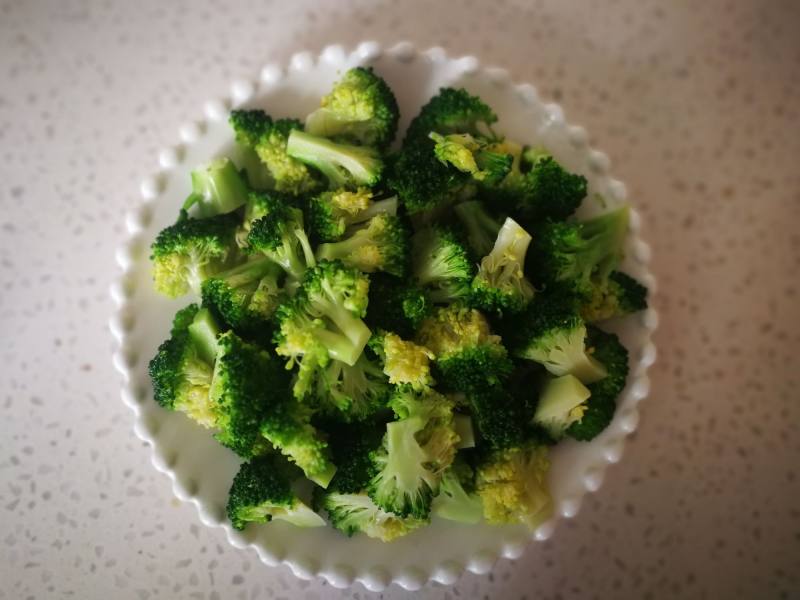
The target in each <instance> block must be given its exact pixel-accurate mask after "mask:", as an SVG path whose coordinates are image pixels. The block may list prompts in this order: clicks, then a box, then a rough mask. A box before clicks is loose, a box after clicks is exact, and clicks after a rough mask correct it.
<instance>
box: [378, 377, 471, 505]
mask: <svg viewBox="0 0 800 600" xmlns="http://www.w3.org/2000/svg"><path fill="white" fill-rule="evenodd" d="M389 403H390V406H391V407H392V410H394V412H395V414H396V415H397V417H398V419H399V420H397V421H392V422H391V423H388V424H387V425H386V435H385V436H384V438H383V444H382V445H381V447H380V448H379V449H378V450H376V451H375V452H373V453H372V455H371V456H372V460H373V463H374V465H375V470H376V474H375V476H374V477H373V478H372V480H371V481H370V483H369V485H368V489H367V491H368V493H369V497H370V498H372V500H373V501H374V502H375V504H377V505H378V506H379V507H380V508H382V509H383V510H385V511H389V512H392V513H395V514H397V515H400V516H402V517H408V516H412V517H415V518H418V519H425V518H427V517H428V515H429V514H430V507H431V500H432V499H433V496H434V495H435V494H436V492H437V490H438V486H439V480H440V479H441V474H442V472H443V471H444V470H445V469H446V468H447V467H448V466H450V463H452V462H453V457H454V456H455V452H456V446H457V444H458V436H457V435H456V433H455V431H454V429H453V403H452V401H450V400H448V399H447V398H445V397H444V396H442V395H441V394H439V393H437V392H435V391H433V390H431V389H426V390H425V391H424V392H423V393H421V394H417V393H415V392H414V391H413V390H412V389H411V388H410V387H408V386H403V387H400V388H398V389H397V390H396V392H395V393H394V395H393V396H392V399H391V400H390V402H389Z"/></svg>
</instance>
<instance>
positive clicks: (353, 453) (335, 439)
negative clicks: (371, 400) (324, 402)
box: [325, 418, 386, 494]
mask: <svg viewBox="0 0 800 600" xmlns="http://www.w3.org/2000/svg"><path fill="white" fill-rule="evenodd" d="M325 425H326V431H327V432H328V433H329V439H328V444H329V445H330V448H331V456H332V458H333V462H334V464H336V475H335V476H334V478H333V479H332V480H331V483H330V485H329V486H328V489H327V491H328V492H338V493H341V494H357V493H359V492H362V491H364V490H365V489H366V487H367V484H368V483H369V481H370V479H372V477H373V476H374V475H375V469H374V466H373V463H372V459H371V458H370V452H372V451H373V450H377V449H378V448H379V447H380V445H381V442H382V440H383V432H384V430H385V425H386V420H385V419H380V418H369V419H365V420H364V421H359V422H355V423H341V422H333V423H326V424H325Z"/></svg>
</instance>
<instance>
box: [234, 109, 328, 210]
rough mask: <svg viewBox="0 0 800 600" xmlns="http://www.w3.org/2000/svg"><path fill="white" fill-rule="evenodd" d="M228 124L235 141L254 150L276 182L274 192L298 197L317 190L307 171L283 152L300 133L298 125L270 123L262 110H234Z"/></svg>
mask: <svg viewBox="0 0 800 600" xmlns="http://www.w3.org/2000/svg"><path fill="white" fill-rule="evenodd" d="M229 121H230V124H231V127H233V131H234V132H235V134H236V141H237V142H238V143H239V144H241V145H242V146H244V147H246V148H252V149H253V150H255V152H256V153H257V154H258V157H259V158H260V159H261V161H262V162H263V163H264V164H265V165H266V167H267V169H268V170H269V172H270V174H271V175H272V178H273V179H274V181H275V189H276V190H278V191H280V192H288V193H290V194H294V195H298V194H304V193H307V192H310V191H313V190H315V189H317V188H318V187H319V183H318V182H317V180H316V179H314V177H313V175H312V174H311V172H310V171H309V170H308V167H306V165H304V164H303V163H302V162H301V161H299V160H297V159H296V158H293V157H292V156H290V155H289V154H288V153H287V150H286V146H287V142H288V140H289V135H290V133H291V132H292V131H297V130H302V129H303V124H302V123H301V122H300V121H297V120H296V119H279V120H277V121H273V120H272V118H271V117H270V116H269V115H267V114H266V113H265V112H264V111H263V110H234V111H231V115H230V119H229Z"/></svg>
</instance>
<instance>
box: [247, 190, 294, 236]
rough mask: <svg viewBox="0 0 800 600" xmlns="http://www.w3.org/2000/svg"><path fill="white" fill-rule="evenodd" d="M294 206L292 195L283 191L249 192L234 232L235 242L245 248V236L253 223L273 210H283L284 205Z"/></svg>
mask: <svg viewBox="0 0 800 600" xmlns="http://www.w3.org/2000/svg"><path fill="white" fill-rule="evenodd" d="M294 206H295V199H294V196H290V195H289V194H285V193H283V192H276V191H275V190H266V191H260V192H250V193H249V194H248V195H247V202H246V203H245V205H244V218H243V219H242V223H241V224H240V226H239V230H238V231H237V232H236V243H237V244H239V247H240V248H247V247H248V246H247V236H248V235H249V234H250V230H251V229H252V227H253V223H255V222H256V221H258V220H259V219H262V218H264V217H266V216H267V215H268V214H269V213H270V212H272V211H273V210H285V208H286V207H294ZM276 207H277V208H276Z"/></svg>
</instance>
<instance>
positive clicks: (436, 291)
mask: <svg viewBox="0 0 800 600" xmlns="http://www.w3.org/2000/svg"><path fill="white" fill-rule="evenodd" d="M411 256H412V260H411V265H412V269H413V275H414V278H415V279H416V281H417V283H418V284H419V285H420V286H421V287H422V288H424V289H426V290H427V291H428V296H429V298H430V299H431V300H432V301H433V302H435V303H447V302H454V301H455V300H458V299H463V298H467V297H468V296H469V294H470V285H471V283H472V276H473V274H474V267H473V264H472V262H471V261H470V260H469V256H468V255H467V251H466V250H465V249H464V246H463V245H462V244H461V242H460V241H459V240H458V238H457V237H456V235H455V233H454V232H453V231H452V230H450V229H446V228H443V227H428V228H426V229H423V230H422V231H419V232H417V233H416V234H414V236H413V237H412V238H411Z"/></svg>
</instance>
